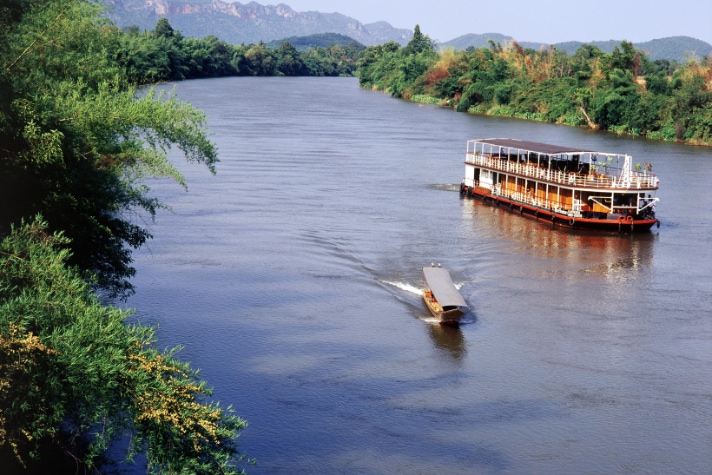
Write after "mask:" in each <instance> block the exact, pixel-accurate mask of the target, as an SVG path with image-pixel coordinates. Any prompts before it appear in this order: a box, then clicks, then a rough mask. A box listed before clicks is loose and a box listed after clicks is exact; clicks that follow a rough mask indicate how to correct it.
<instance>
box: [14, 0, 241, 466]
mask: <svg viewBox="0 0 712 475" xmlns="http://www.w3.org/2000/svg"><path fill="white" fill-rule="evenodd" d="M99 18H100V17H99V12H98V11H97V7H96V4H95V3H94V2H91V1H89V0H51V1H49V0H4V1H3V2H2V3H0V197H1V200H0V201H1V202H2V206H1V207H0V242H1V244H0V269H1V271H0V460H2V467H3V468H2V470H3V472H8V473H17V472H19V471H23V472H28V473H63V472H68V473H83V472H85V471H91V472H93V471H95V470H97V468H98V467H99V466H101V465H102V464H105V463H107V460H106V459H105V458H104V455H105V452H106V450H107V448H108V447H110V446H111V445H112V444H116V443H119V442H123V443H124V444H126V445H127V447H126V450H125V453H126V454H127V457H128V458H129V459H132V458H134V457H135V456H137V455H139V454H142V455H143V456H145V460H146V462H147V464H148V468H149V471H151V472H152V473H158V472H166V473H210V474H212V473H236V472H240V471H241V470H240V469H239V468H238V463H239V460H240V457H239V456H238V452H237V437H238V435H239V433H240V431H241V430H242V428H243V427H244V425H245V423H244V421H242V420H241V419H239V418H238V417H236V416H235V415H233V414H232V412H231V410H230V409H229V408H222V407H220V406H218V405H216V404H215V403H213V402H211V401H210V391H209V389H208V388H206V386H205V384H204V383H203V382H200V381H199V380H198V379H197V377H196V374H195V372H194V371H193V370H191V369H190V367H189V366H188V365H187V364H185V363H183V362H181V361H179V360H178V359H177V358H176V357H175V355H174V351H167V352H161V351H158V350H157V349H156V348H155V346H154V341H153V331H152V329H151V328H147V327H144V326H141V325H129V324H128V323H127V322H126V319H127V318H128V317H129V315H130V313H129V312H127V311H123V310H120V309H118V308H116V307H114V306H112V305H107V304H105V303H102V301H100V299H99V298H98V297H97V295H99V294H98V293H97V292H96V291H97V290H101V291H102V295H104V296H106V297H110V296H126V295H128V294H130V292H131V284H130V282H129V278H130V277H131V276H132V275H133V273H134V270H133V269H132V268H131V265H130V264H131V249H132V248H137V247H139V246H141V245H142V244H143V243H145V242H146V240H147V239H149V238H150V234H149V232H148V231H147V230H146V229H145V228H143V227H141V225H140V224H136V223H142V219H148V220H150V219H151V218H152V216H153V214H154V213H155V212H156V210H157V209H158V208H159V207H161V206H162V204H161V203H160V202H159V201H157V200H156V199H155V198H153V197H151V196H150V194H149V190H148V188H147V187H146V185H145V181H144V178H146V177H168V178H172V179H174V180H176V181H177V182H178V183H180V184H183V185H185V183H184V181H183V178H182V176H181V175H180V174H179V173H178V172H177V170H176V169H175V168H174V166H173V165H172V164H171V163H170V162H169V161H168V159H167V157H166V152H167V150H168V149H169V148H170V147H177V148H179V149H180V150H182V151H183V152H184V155H185V157H186V159H187V160H189V161H191V162H195V163H199V164H203V165H204V166H206V167H207V168H208V170H210V171H214V167H215V164H216V162H217V153H216V150H215V148H214V146H213V144H212V143H211V142H210V141H209V140H208V139H207V132H206V128H205V117H204V114H202V113H201V112H199V111H197V110H195V109H194V108H192V107H191V106H190V105H188V104H185V103H181V102H179V101H177V100H176V99H175V97H173V96H171V95H166V96H161V95H157V94H155V93H154V92H153V91H144V92H143V93H142V94H137V91H136V89H135V86H136V84H137V83H139V82H141V80H142V79H145V77H146V76H145V75H144V76H141V77H140V78H139V77H136V76H133V75H132V74H131V73H130V72H129V71H128V70H127V65H126V63H125V62H121V61H120V60H119V58H118V57H117V56H118V52H120V51H122V48H124V45H125V44H126V42H127V41H129V39H130V37H129V35H123V34H121V32H120V31H118V30H117V29H116V28H114V27H111V26H109V25H106V24H104V23H103V22H102V21H101V20H99ZM157 41H158V40H157ZM154 66H155V64H154ZM40 215H41V216H40ZM137 217H138V219H137ZM67 465H69V466H70V467H69V470H68V471H64V470H63V467H66V466H67Z"/></svg>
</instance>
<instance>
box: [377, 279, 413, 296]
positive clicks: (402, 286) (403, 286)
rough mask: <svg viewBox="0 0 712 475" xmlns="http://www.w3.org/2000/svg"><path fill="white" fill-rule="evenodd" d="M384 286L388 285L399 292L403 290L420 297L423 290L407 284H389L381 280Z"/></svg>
mask: <svg viewBox="0 0 712 475" xmlns="http://www.w3.org/2000/svg"><path fill="white" fill-rule="evenodd" d="M381 282H383V283H384V284H388V285H390V286H393V287H396V288H399V289H401V290H405V291H406V292H410V293H411V294H416V295H420V294H421V293H422V291H423V289H420V288H418V287H416V286H414V285H411V284H409V283H407V282H390V281H388V280H381Z"/></svg>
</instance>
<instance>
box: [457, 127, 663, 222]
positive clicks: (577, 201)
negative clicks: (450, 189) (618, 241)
mask: <svg viewBox="0 0 712 475" xmlns="http://www.w3.org/2000/svg"><path fill="white" fill-rule="evenodd" d="M621 162H622V164H621ZM651 170H652V165H650V164H648V163H647V162H644V164H643V165H642V166H641V165H637V166H636V169H635V170H634V169H633V165H632V157H630V156H628V155H622V154H613V153H605V152H595V151H586V150H579V149H577V148H572V147H561V146H557V145H549V144H540V143H536V142H526V141H520V140H515V139H480V140H470V141H468V143H467V152H466V156H465V178H464V179H463V181H462V183H461V184H460V194H461V195H463V196H467V197H475V198H480V199H482V200H484V201H490V202H493V203H494V204H496V205H498V206H499V205H504V206H505V207H506V208H508V209H510V210H511V211H513V212H515V213H518V214H520V215H522V216H527V217H530V218H534V219H536V220H541V221H545V222H548V223H551V225H552V226H559V227H566V228H572V229H585V230H597V231H608V232H618V233H635V232H646V231H649V230H650V229H651V228H652V227H653V226H657V227H660V221H659V220H658V219H657V218H656V217H655V210H654V208H655V204H656V203H657V202H658V198H656V197H655V193H656V191H657V189H658V185H659V181H658V179H657V177H656V176H655V175H654V174H652V173H651Z"/></svg>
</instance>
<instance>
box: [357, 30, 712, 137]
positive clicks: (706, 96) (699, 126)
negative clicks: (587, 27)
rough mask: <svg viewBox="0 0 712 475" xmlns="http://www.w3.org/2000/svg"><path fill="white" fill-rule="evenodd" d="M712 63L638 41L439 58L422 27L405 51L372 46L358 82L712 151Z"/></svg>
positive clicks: (504, 47) (495, 49)
mask: <svg viewBox="0 0 712 475" xmlns="http://www.w3.org/2000/svg"><path fill="white" fill-rule="evenodd" d="M711 61H712V59H711V58H710V57H708V58H704V59H702V60H699V61H689V62H687V63H685V64H676V63H675V62H670V61H665V60H657V61H651V60H650V59H648V57H647V56H646V55H645V53H644V52H642V51H640V50H637V49H636V48H634V47H633V45H632V44H631V43H629V42H621V43H620V45H619V46H616V47H615V48H614V49H613V52H612V53H610V54H609V53H604V52H603V51H601V49H600V48H598V47H596V46H592V45H584V46H582V47H581V48H579V49H578V50H577V51H576V53H574V54H573V55H569V54H567V53H566V52H563V51H559V50H556V49H554V48H551V49H548V50H533V49H525V48H522V47H521V46H520V45H518V44H517V43H516V42H509V43H505V44H501V43H495V42H494V41H490V45H489V47H485V48H477V49H475V48H470V49H468V50H465V51H455V50H446V51H444V52H442V53H439V52H437V51H436V48H435V45H434V44H433V42H432V41H431V40H430V38H429V37H428V36H426V35H423V34H422V33H421V32H420V28H419V27H416V29H415V34H414V36H413V39H412V40H411V42H410V43H409V44H408V45H406V46H405V47H401V46H400V45H398V44H396V43H393V42H390V43H386V44H384V45H379V46H373V47H369V48H368V49H367V50H366V51H365V52H364V53H363V55H362V57H361V60H360V62H359V72H358V76H359V81H360V84H361V86H362V87H366V88H371V89H377V90H383V91H387V92H389V93H390V94H392V95H393V96H395V97H402V98H405V99H412V100H422V101H429V102H434V103H439V104H443V105H447V106H450V107H453V108H455V109H456V110H458V111H467V112H471V113H482V114H490V115H502V116H509V117H520V118H524V119H529V120H538V121H543V122H553V123H559V124H567V125H572V126H580V127H590V128H592V129H602V130H610V131H614V132H618V133H625V134H631V135H643V136H646V137H649V138H652V139H662V140H668V141H672V140H677V141H683V142H686V143H689V144H704V145H712V63H711Z"/></svg>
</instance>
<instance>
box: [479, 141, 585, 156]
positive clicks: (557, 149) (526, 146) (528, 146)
mask: <svg viewBox="0 0 712 475" xmlns="http://www.w3.org/2000/svg"><path fill="white" fill-rule="evenodd" d="M475 142H482V143H487V144H491V145H495V146H498V147H507V148H517V149H521V150H527V151H529V152H538V153H542V154H547V155H558V154H569V153H597V152H596V151H595V150H583V149H579V148H576V147H564V146H561V145H552V144H546V143H539V142H530V141H528V140H517V139H477V140H475Z"/></svg>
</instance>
